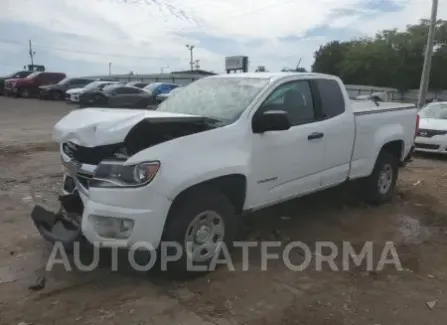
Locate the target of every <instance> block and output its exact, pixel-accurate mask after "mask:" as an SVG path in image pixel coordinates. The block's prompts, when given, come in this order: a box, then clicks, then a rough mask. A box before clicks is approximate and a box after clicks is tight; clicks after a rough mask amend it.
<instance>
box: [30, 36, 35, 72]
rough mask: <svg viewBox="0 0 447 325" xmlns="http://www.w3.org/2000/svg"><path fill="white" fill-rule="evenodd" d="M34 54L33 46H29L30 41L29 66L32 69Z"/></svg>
mask: <svg viewBox="0 0 447 325" xmlns="http://www.w3.org/2000/svg"><path fill="white" fill-rule="evenodd" d="M34 54H36V52H33V45H32V44H31V40H29V56H30V58H31V66H32V68H33V69H34Z"/></svg>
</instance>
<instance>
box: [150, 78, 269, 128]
mask: <svg viewBox="0 0 447 325" xmlns="http://www.w3.org/2000/svg"><path fill="white" fill-rule="evenodd" d="M268 83H269V79H267V78H241V77H234V78H231V77H230V78H228V77H224V78H216V77H212V78H204V79H200V80H197V81H195V82H193V83H191V84H189V85H188V86H186V87H182V88H183V89H182V91H179V92H177V93H175V96H170V97H169V98H168V99H166V100H165V101H163V102H162V103H161V104H160V105H159V106H158V108H157V110H158V111H163V112H174V113H183V114H192V115H200V116H204V117H209V118H212V119H216V120H219V121H223V122H228V123H231V122H233V121H235V120H236V119H237V118H239V116H240V115H241V114H242V112H243V111H244V110H245V109H246V108H247V106H248V105H249V104H250V102H251V101H252V100H253V99H254V98H255V97H256V95H257V94H258V93H259V92H260V91H261V90H262V89H263V88H264V87H265V86H266V85H267V84H268Z"/></svg>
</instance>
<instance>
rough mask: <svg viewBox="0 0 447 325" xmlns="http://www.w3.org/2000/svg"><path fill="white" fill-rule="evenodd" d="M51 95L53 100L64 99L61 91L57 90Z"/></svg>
mask: <svg viewBox="0 0 447 325" xmlns="http://www.w3.org/2000/svg"><path fill="white" fill-rule="evenodd" d="M50 97H51V99H52V100H61V99H62V95H61V93H59V92H57V91H54V92H52V93H51V95H50Z"/></svg>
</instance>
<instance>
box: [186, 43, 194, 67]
mask: <svg viewBox="0 0 447 325" xmlns="http://www.w3.org/2000/svg"><path fill="white" fill-rule="evenodd" d="M186 48H187V49H188V50H189V55H190V61H189V65H190V66H191V71H193V70H194V56H193V53H192V51H193V50H194V45H189V44H186Z"/></svg>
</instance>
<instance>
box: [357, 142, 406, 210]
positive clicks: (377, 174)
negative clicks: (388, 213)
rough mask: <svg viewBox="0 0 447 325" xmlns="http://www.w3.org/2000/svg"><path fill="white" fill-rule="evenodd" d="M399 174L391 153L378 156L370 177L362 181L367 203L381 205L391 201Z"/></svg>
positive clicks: (395, 159) (396, 162) (384, 152)
mask: <svg viewBox="0 0 447 325" xmlns="http://www.w3.org/2000/svg"><path fill="white" fill-rule="evenodd" d="M398 172H399V161H398V159H397V157H396V156H395V155H393V154H391V153H388V152H386V151H383V152H381V153H380V154H379V157H378V158H377V161H376V164H375V166H374V169H373V172H372V173H371V175H370V176H369V177H368V178H366V179H365V180H364V184H362V190H363V194H364V197H365V199H366V200H367V201H368V202H369V203H373V204H381V203H386V202H389V201H391V200H392V198H393V193H394V188H395V186H396V181H397V176H398Z"/></svg>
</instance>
